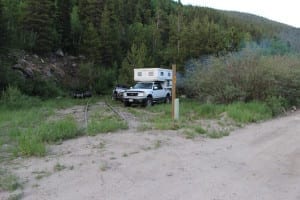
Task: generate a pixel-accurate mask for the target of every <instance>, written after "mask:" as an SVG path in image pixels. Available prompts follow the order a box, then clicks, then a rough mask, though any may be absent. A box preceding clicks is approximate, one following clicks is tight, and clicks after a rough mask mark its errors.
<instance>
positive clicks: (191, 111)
mask: <svg viewBox="0 0 300 200" xmlns="http://www.w3.org/2000/svg"><path fill="white" fill-rule="evenodd" d="M179 110H180V117H179V120H176V121H173V120H172V119H171V105H165V104H159V105H155V106H153V107H150V108H148V109H146V110H144V109H141V108H139V107H136V108H131V109H129V111H130V112H131V113H133V114H136V115H137V116H138V117H139V119H140V120H141V125H140V127H139V130H140V131H146V130H153V129H154V130H183V131H182V132H183V134H184V135H185V136H186V137H187V138H195V137H196V136H198V135H204V136H207V137H210V138H220V137H223V136H228V135H229V133H230V132H231V131H232V130H233V129H234V128H236V127H240V126H243V125H244V124H248V123H253V122H260V121H263V120H266V119H270V118H271V117H272V110H271V108H270V107H269V106H268V105H267V104H266V103H264V102H259V101H253V102H248V103H245V102H235V103H231V104H228V105H226V104H212V103H201V102H200V101H198V100H195V99H194V100H193V99H185V98H183V99H180V108H179Z"/></svg>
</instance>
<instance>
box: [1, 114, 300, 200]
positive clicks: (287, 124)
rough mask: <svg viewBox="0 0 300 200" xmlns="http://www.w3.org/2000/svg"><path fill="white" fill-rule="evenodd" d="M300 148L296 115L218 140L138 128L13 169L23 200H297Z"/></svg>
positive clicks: (75, 143) (76, 143) (73, 144)
mask: <svg viewBox="0 0 300 200" xmlns="http://www.w3.org/2000/svg"><path fill="white" fill-rule="evenodd" d="M299 144H300V112H296V113H294V114H292V115H290V116H287V117H283V118H279V119H274V120H271V121H268V122H265V123H262V124H253V125H250V126H247V127H245V128H243V129H239V130H236V131H234V132H232V133H231V134H230V136H228V137H224V138H222V139H217V140H214V139H207V138H202V137H199V138H196V139H195V140H188V139H185V138H184V137H183V136H182V135H180V134H179V133H178V132H176V131H164V132H163V131H148V132H142V133H141V132H137V131H136V130H134V129H130V130H128V131H125V132H120V133H116V134H107V135H98V136H96V137H82V138H78V139H74V140H69V141H66V142H64V143H63V144H61V145H59V146H51V147H49V148H50V152H51V154H50V155H49V156H47V157H45V158H32V159H24V160H23V159H19V160H16V161H15V164H14V166H15V167H16V166H17V168H15V169H14V171H15V173H16V174H17V175H19V176H20V177H21V179H22V180H23V181H26V183H25V188H24V190H23V198H24V199H26V200H27V199H28V200H35V199H36V200H42V199H47V200H51V199H53V200H54V199H55V200H57V199H64V200H68V199H70V200H71V199H72V200H74V199H78V200H79V199H97V200H99V199H100V200H120V199H122V200H126V199H128V200H140V199H144V200H152V199H155V200H199V199H205V200H241V199H244V200H283V199H288V200H299V199H300V145H299ZM0 197H1V194H0ZM2 197H3V198H4V196H2ZM0 199H1V198H0Z"/></svg>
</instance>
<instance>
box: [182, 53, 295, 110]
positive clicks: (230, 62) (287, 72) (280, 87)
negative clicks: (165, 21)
mask: <svg viewBox="0 0 300 200" xmlns="http://www.w3.org/2000/svg"><path fill="white" fill-rule="evenodd" d="M191 65H192V66H194V67H192V68H191V69H190V70H189V71H187V73H186V75H185V77H186V78H185V80H184V87H185V91H186V93H187V95H188V96H191V97H196V98H197V99H199V100H201V101H203V102H213V103H225V104H228V103H232V102H236V101H244V102H249V101H265V102H266V101H267V100H268V98H269V97H270V96H271V97H272V96H274V97H282V98H283V99H284V100H286V102H287V105H285V106H288V105H299V103H300V100H299V99H300V58H299V56H298V55H264V54H263V53H262V52H261V51H260V50H259V49H254V50H252V49H244V50H243V51H241V52H239V53H232V54H229V55H227V56H222V57H210V58H209V59H208V60H207V62H200V61H194V62H193V63H192V64H191ZM275 113H277V111H275ZM275 113H274V114H275Z"/></svg>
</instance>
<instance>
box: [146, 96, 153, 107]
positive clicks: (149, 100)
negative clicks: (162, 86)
mask: <svg viewBox="0 0 300 200" xmlns="http://www.w3.org/2000/svg"><path fill="white" fill-rule="evenodd" d="M152 105H153V100H152V97H147V100H146V102H145V105H144V106H145V107H150V106H152Z"/></svg>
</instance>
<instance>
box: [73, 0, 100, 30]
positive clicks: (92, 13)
mask: <svg viewBox="0 0 300 200" xmlns="http://www.w3.org/2000/svg"><path fill="white" fill-rule="evenodd" d="M104 5H105V4H104V0H78V10H79V18H80V20H81V22H82V25H83V26H84V27H87V26H88V25H89V23H92V24H93V25H94V27H95V28H99V27H100V23H101V15H102V11H103V9H104Z"/></svg>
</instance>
